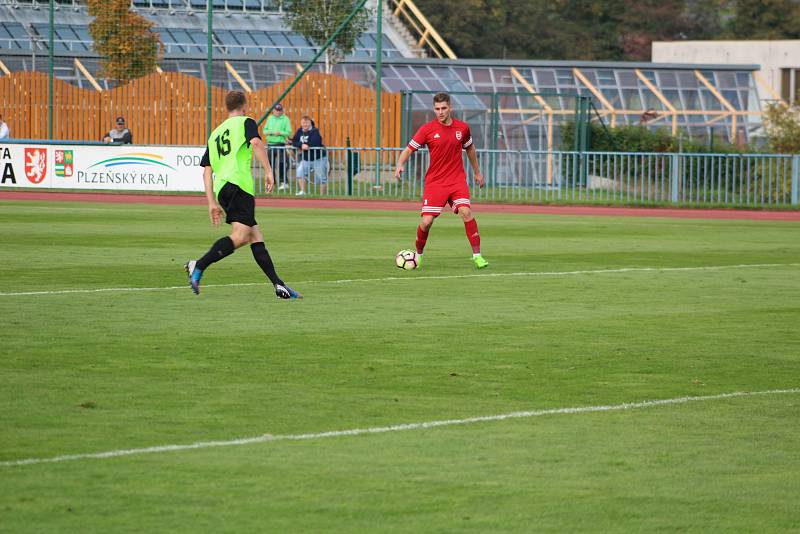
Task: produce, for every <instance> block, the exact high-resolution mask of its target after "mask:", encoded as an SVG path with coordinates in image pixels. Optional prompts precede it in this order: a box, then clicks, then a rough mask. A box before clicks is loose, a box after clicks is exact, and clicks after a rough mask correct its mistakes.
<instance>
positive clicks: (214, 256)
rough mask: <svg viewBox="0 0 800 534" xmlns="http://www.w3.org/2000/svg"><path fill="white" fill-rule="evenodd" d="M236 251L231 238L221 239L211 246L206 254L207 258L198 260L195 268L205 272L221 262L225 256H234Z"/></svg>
mask: <svg viewBox="0 0 800 534" xmlns="http://www.w3.org/2000/svg"><path fill="white" fill-rule="evenodd" d="M234 250H236V247H234V246H233V241H231V238H230V237H228V236H225V237H223V238H220V239H218V240H217V242H216V243H214V244H213V245H211V248H210V249H209V251H208V252H206V255H205V256H203V257H202V258H200V259H199V260H197V265H195V268H196V269H200V270H201V271H205V270H206V268H207V267H208V266H209V265H211V264H212V263H214V262H217V261H219V260H221V259H222V258H224V257H225V256H230V255H231V254H233V251H234Z"/></svg>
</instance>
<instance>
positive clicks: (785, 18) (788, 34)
mask: <svg viewBox="0 0 800 534" xmlns="http://www.w3.org/2000/svg"><path fill="white" fill-rule="evenodd" d="M733 7H734V17H733V19H732V20H731V21H730V23H729V25H728V31H727V35H726V36H727V37H730V38H734V39H797V38H800V1H798V0H735V2H733Z"/></svg>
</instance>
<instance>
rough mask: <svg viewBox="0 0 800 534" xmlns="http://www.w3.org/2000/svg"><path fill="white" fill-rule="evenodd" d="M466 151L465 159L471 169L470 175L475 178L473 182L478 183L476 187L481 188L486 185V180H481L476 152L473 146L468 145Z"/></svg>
mask: <svg viewBox="0 0 800 534" xmlns="http://www.w3.org/2000/svg"><path fill="white" fill-rule="evenodd" d="M466 150H467V159H468V160H469V165H470V167H472V173H473V175H474V176H475V181H476V182H477V183H478V187H480V188H483V186H484V185H485V184H486V180H484V179H483V175H482V174H481V169H480V167H479V166H478V151H477V150H475V145H474V144H471V145H469V146H468V147H467V148H466Z"/></svg>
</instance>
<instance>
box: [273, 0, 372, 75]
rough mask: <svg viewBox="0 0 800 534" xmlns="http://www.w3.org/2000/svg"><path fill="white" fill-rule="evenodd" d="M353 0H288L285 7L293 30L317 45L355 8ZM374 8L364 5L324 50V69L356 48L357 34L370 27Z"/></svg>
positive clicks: (288, 21) (320, 44) (330, 68)
mask: <svg viewBox="0 0 800 534" xmlns="http://www.w3.org/2000/svg"><path fill="white" fill-rule="evenodd" d="M357 3H358V2H354V1H352V0H285V1H284V3H283V11H284V13H285V18H286V22H287V24H288V25H289V27H290V28H292V30H294V31H295V32H297V33H299V34H301V35H303V36H304V37H306V38H307V39H308V40H309V41H311V42H312V43H314V44H315V45H316V46H320V47H321V46H322V45H323V44H325V43H326V42H327V41H328V39H330V38H331V36H332V35H333V34H334V32H335V31H336V29H337V28H338V27H339V25H341V24H342V22H344V20H345V19H346V18H347V16H348V15H349V14H350V13H351V12H352V11H353V8H354V7H355V6H356V4H357ZM370 16H371V11H370V10H369V9H367V8H362V9H361V10H360V11H359V12H358V13H356V15H355V16H354V17H353V19H352V20H351V21H350V23H349V24H348V25H347V27H346V28H344V29H343V30H342V31H341V32H340V33H339V34H338V35H337V36H336V38H335V39H334V40H333V43H331V46H330V47H329V48H328V49H327V50H326V51H325V72H328V73H330V72H331V71H332V69H333V65H334V64H336V63H337V62H339V61H341V60H342V59H344V57H345V56H346V55H347V54H349V53H350V52H352V51H353V49H355V46H356V40H357V39H358V36H359V35H361V34H362V33H364V31H365V30H366V29H367V22H368V21H369V18H370Z"/></svg>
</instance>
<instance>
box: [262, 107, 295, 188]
mask: <svg viewBox="0 0 800 534" xmlns="http://www.w3.org/2000/svg"><path fill="white" fill-rule="evenodd" d="M290 135H292V123H291V121H289V117H287V116H286V115H284V113H283V106H282V105H280V104H276V105H275V107H274V108H273V109H272V114H271V115H270V116H269V117H267V122H266V123H265V124H264V136H265V137H266V138H267V147H268V151H269V162H270V165H272V170H273V172H274V173H275V183H276V185H277V186H278V191H284V190H285V189H286V188H287V187H289V186H288V184H287V183H286V145H287V144H288V143H289V136H290Z"/></svg>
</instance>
